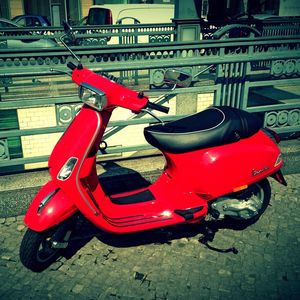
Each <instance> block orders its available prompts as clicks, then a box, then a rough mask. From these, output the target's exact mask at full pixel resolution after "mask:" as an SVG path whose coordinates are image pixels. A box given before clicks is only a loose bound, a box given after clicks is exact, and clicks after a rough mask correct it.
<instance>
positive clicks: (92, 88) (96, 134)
mask: <svg viewBox="0 0 300 300" xmlns="http://www.w3.org/2000/svg"><path fill="white" fill-rule="evenodd" d="M62 41H63V40H62ZM66 47H67V48H68V46H66ZM68 49H69V48H68ZM69 50H70V51H71V53H72V54H73V55H74V57H75V58H76V59H77V60H78V63H77V65H75V64H74V63H71V62H70V63H68V67H69V68H70V69H71V70H72V80H73V81H74V82H75V83H76V84H77V85H78V86H79V97H80V99H81V100H82V101H83V106H82V108H81V110H80V111H79V113H78V114H77V115H76V117H75V118H74V119H73V121H72V123H71V124H70V125H69V127H68V129H67V130H66V132H65V133H64V134H63V136H62V137H61V138H60V140H59V141H58V143H57V144H56V146H55V147H54V149H53V151H52V153H51V156H50V159H49V172H50V175H51V178H52V179H51V180H50V181H49V182H48V183H47V184H45V186H43V187H42V188H41V190H40V191H39V192H38V194H37V195H36V197H35V198H34V199H33V201H32V203H31V205H30V207H29V209H28V211H27V213H26V216H25V220H24V222H25V224H26V225H27V226H28V229H27V231H26V233H25V235H24V237H23V240H22V243H21V247H20V258H21V261H22V263H23V264H24V265H25V266H26V267H28V268H29V269H31V270H33V271H37V272H39V271H42V270H44V269H45V268H47V267H48V266H49V265H50V264H51V263H52V262H53V261H55V260H56V259H57V257H58V256H59V255H60V253H61V251H62V249H64V248H66V247H67V246H68V242H69V240H70V236H71V234H72V231H73V229H74V224H75V223H76V220H77V219H78V216H82V215H83V216H84V217H85V218H86V219H87V220H89V221H90V222H91V223H92V224H94V225H95V226H96V227H98V228H99V229H101V230H103V231H105V232H109V233H113V234H124V233H131V232H139V231H145V230H150V229H154V228H162V227H166V226H171V225H176V224H183V223H198V222H200V221H201V220H203V219H205V218H206V217H207V216H210V217H211V218H214V219H216V220H219V219H223V218H225V217H226V218H231V219H232V220H236V221H237V222H254V221H256V220H257V219H258V218H259V217H260V216H261V215H262V213H263V212H264V211H265V209H266V207H267V206H268V204H269V200H270V195H271V193H270V185H269V183H268V180H267V177H268V176H272V177H274V178H275V179H276V180H277V181H279V182H280V183H282V184H286V182H285V180H284V178H283V175H282V173H281V171H280V168H281V167H282V164H283V161H282V159H281V155H280V150H279V148H278V146H277V144H276V142H275V140H277V135H276V134H275V133H273V132H272V131H270V130H266V129H261V125H262V124H261V121H260V120H259V119H258V118H257V117H256V116H254V115H252V114H250V113H248V112H246V111H242V110H240V109H236V108H232V107H228V106H219V107H217V106H212V107H209V108H208V109H206V110H204V111H203V112H199V113H195V114H193V115H190V116H187V117H184V118H182V119H179V120H176V121H173V122H169V123H164V122H160V123H159V124H156V125H152V126H149V127H146V128H145V129H144V135H145V138H146V140H147V141H148V142H149V143H150V144H151V145H153V146H154V147H156V148H158V149H159V150H161V152H162V153H163V155H164V157H165V159H166V164H165V167H164V170H163V172H162V174H161V175H160V176H159V178H158V179H157V180H156V181H155V182H154V183H153V184H151V185H149V186H147V187H145V188H142V189H138V190H134V191H130V192H125V193H121V194H115V195H106V194H105V192H104V191H103V188H102V187H101V184H100V183H99V180H98V176H97V173H96V154H97V152H98V150H99V145H100V143H101V142H102V137H103V134H104V132H105V129H106V127H107V124H108V122H109V119H110V117H111V114H112V112H113V111H114V109H115V108H116V107H123V108H126V109H129V110H131V111H133V112H134V113H137V114H138V113H140V112H149V113H150V114H151V115H153V116H154V117H155V118H157V119H158V120H159V118H158V117H157V116H155V115H154V114H153V112H152V111H150V110H149V109H151V110H158V111H161V112H168V108H167V107H165V106H162V105H160V104H157V103H152V102H150V101H149V99H148V97H147V96H145V95H144V94H143V93H141V92H136V91H133V90H130V89H128V88H126V87H124V86H122V85H120V84H118V83H116V82H114V81H113V80H110V79H108V78H106V77H103V76H101V75H98V74H96V73H94V72H92V71H91V70H89V69H86V68H84V67H83V66H82V64H81V63H80V60H79V59H78V57H77V56H76V55H75V54H74V53H73V52H72V50H71V49H69ZM166 80H168V81H169V82H172V83H176V84H177V85H186V84H187V83H190V81H191V79H190V77H189V76H188V75H186V74H183V73H181V72H178V71H175V70H169V71H167V72H166ZM277 142H278V140H277Z"/></svg>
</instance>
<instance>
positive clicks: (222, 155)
mask: <svg viewBox="0 0 300 300" xmlns="http://www.w3.org/2000/svg"><path fill="white" fill-rule="evenodd" d="M279 155H280V150H279V148H278V146H277V145H276V144H275V143H274V142H273V141H272V140H271V139H270V138H269V137H267V136H266V135H265V134H264V133H263V132H262V131H259V132H258V133H257V134H255V135H253V136H251V137H250V138H247V139H242V140H240V141H238V142H236V143H232V144H227V145H222V146H218V147H212V148H207V149H201V150H198V151H193V152H189V153H183V154H169V153H165V156H166V158H167V162H168V164H167V169H166V172H167V173H168V174H169V175H170V177H171V178H173V179H174V180H176V181H177V184H178V185H179V184H180V185H183V186H186V187H187V188H188V189H190V190H193V191H195V192H196V193H198V194H199V195H202V196H204V197H207V199H214V198H216V197H219V196H221V195H224V194H228V193H231V192H233V191H234V189H236V188H239V187H241V186H243V185H250V184H252V183H254V182H257V181H259V180H262V179H263V178H265V177H267V176H269V175H271V174H273V173H275V172H276V171H277V170H279V169H280V168H281V166H282V163H283V162H280V163H279V164H278V165H276V160H277V158H278V156H279Z"/></svg>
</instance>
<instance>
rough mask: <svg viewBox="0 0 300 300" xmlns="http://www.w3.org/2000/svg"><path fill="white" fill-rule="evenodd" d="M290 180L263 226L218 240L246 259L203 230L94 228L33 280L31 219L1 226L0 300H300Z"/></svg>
mask: <svg viewBox="0 0 300 300" xmlns="http://www.w3.org/2000/svg"><path fill="white" fill-rule="evenodd" d="M286 179H287V181H288V184H289V185H288V187H287V188H285V187H283V186H281V185H279V184H278V183H276V182H275V181H273V180H272V181H271V184H272V190H273V193H272V200H271V205H270V206H269V208H268V209H267V211H266V212H265V214H264V215H263V216H262V217H261V218H260V220H259V221H258V222H257V223H256V224H253V225H252V226H250V227H248V228H246V229H244V230H234V229H231V228H226V227H225V228H220V229H219V230H218V232H217V233H216V235H215V238H214V241H213V242H212V243H211V245H213V246H215V247H220V248H228V247H232V246H234V247H236V248H237V249H238V251H239V252H238V254H233V253H218V252H215V251H212V250H209V249H208V248H206V247H205V246H204V245H202V244H200V243H199V242H198V239H199V237H200V236H201V230H200V228H201V227H199V226H198V227H196V228H194V227H193V228H192V231H191V233H190V234H188V233H187V228H186V227H182V228H178V229H177V231H174V230H165V231H163V232H161V231H160V232H149V233H147V234H143V235H133V236H126V237H109V236H105V235H104V236H94V237H90V236H91V235H92V234H94V233H95V230H94V229H92V228H91V227H88V226H87V227H86V228H85V229H84V230H83V232H82V233H81V239H79V240H78V241H77V243H76V245H77V249H73V250H74V251H73V252H70V251H69V252H70V253H68V254H67V255H66V257H63V258H61V259H60V260H59V261H57V262H56V263H54V264H53V265H52V266H51V267H49V268H48V269H47V270H45V271H44V272H42V273H33V272H31V271H29V270H27V269H26V268H24V267H23V266H22V265H21V263H20V260H19V256H18V253H19V245H20V242H21V238H22V235H23V234H24V232H25V230H26V229H25V227H24V225H23V223H22V219H23V217H22V216H19V217H16V218H15V217H13V218H3V219H0V299H5V300H6V299H222V300H223V299H300V282H299V281H300V280H299V279H300V278H299V277H300V276H299V272H300V269H299V266H300V258H299V254H300V253H299V244H300V230H299V224H300V206H299V203H300V193H299V191H300V174H297V175H289V176H286ZM223 227H224V226H223ZM87 235H89V236H87Z"/></svg>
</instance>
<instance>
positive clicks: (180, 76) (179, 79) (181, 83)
mask: <svg viewBox="0 0 300 300" xmlns="http://www.w3.org/2000/svg"><path fill="white" fill-rule="evenodd" d="M192 80H193V77H192V75H191V74H188V73H185V72H183V71H180V70H175V69H169V70H167V71H166V72H165V75H164V81H165V82H166V83H170V84H174V85H176V86H178V87H189V86H190V85H191V83H192Z"/></svg>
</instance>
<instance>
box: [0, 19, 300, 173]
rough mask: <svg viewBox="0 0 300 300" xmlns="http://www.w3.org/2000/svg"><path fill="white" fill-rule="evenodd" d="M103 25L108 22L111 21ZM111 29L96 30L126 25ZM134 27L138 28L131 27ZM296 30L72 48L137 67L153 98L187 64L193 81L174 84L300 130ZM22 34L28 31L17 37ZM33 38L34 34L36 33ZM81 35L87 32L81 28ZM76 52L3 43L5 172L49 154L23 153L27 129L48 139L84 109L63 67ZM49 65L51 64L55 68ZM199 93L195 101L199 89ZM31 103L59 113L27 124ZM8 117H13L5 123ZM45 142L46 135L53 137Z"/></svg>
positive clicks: (0, 135)
mask: <svg viewBox="0 0 300 300" xmlns="http://www.w3.org/2000/svg"><path fill="white" fill-rule="evenodd" d="M123 26H124V25H123ZM123 26H119V27H120V28H119V27H118V28H119V29H118V28H117V29H116V30H121V29H122V28H123V30H125V28H124V27H123ZM168 26H169V25H168ZM168 26H163V27H162V29H161V31H160V33H161V36H162V39H163V40H164V41H167V40H168V39H169V40H171V41H172V40H173V39H174V34H175V29H174V27H173V26H169V27H168ZM104 27H105V26H104ZM125 27H126V28H127V30H128V28H131V29H132V30H133V31H134V30H136V31H134V32H135V33H136V32H141V31H142V30H143V29H142V28H144V30H145V31H144V32H143V33H145V32H147V34H148V33H149V36H150V35H151V36H158V33H157V30H156V31H155V32H154V31H151V30H150V29H149V28H150V27H149V26H140V25H139V26H138V27H137V26H136V25H131V26H125ZM18 30H19V29H18ZM22 30H23V29H21V30H19V31H20V32H21V31H22ZM60 30H61V28H60V29H57V31H56V33H55V34H54V37H56V36H58V35H59V34H60ZM95 30H96V29H95ZM99 30H100V29H99ZM101 30H108V29H107V28H106V27H105V28H101ZM109 30H110V32H109V33H108V32H104V31H103V32H98V33H91V34H92V35H93V34H95V35H100V36H101V35H104V36H108V35H111V37H112V38H113V36H118V34H119V33H120V32H112V29H109ZM214 30H215V29H214ZM125 32H126V31H125ZM128 32H130V34H132V31H128ZM128 32H127V33H126V34H128ZM295 32H296V33H297V31H293V35H291V36H286V35H285V36H280V38H279V37H278V36H276V37H275V36H267V37H266V36H263V37H256V38H253V37H252V38H241V39H222V40H202V41H195V42H174V41H173V42H172V43H170V42H168V43H162V42H161V40H159V41H160V42H158V43H147V44H138V45H134V47H133V46H132V45H131V44H126V43H125V44H124V41H123V44H105V43H104V44H103V45H102V46H101V47H99V46H98V44H97V46H95V45H94V44H93V43H90V45H89V46H85V47H82V46H74V47H73V49H74V50H75V51H76V53H77V55H78V56H79V57H80V58H81V60H82V62H83V64H84V65H85V66H86V67H88V68H91V69H93V70H95V71H96V72H102V73H108V72H109V73H112V74H114V75H116V76H118V75H120V74H121V75H124V74H125V73H124V72H128V71H131V72H132V71H136V73H131V74H134V75H132V76H135V77H136V78H137V79H138V82H137V81H136V80H134V82H132V80H131V78H130V76H128V74H127V75H125V76H123V81H124V84H129V85H132V84H134V88H135V89H143V90H145V92H148V94H149V95H150V96H151V97H154V98H155V97H157V95H159V94H162V93H172V92H170V91H168V90H167V89H166V86H165V85H164V82H163V76H164V72H165V71H166V70H167V69H168V68H179V69H184V71H186V72H189V73H191V74H192V75H193V76H194V80H193V85H192V86H191V87H189V88H185V89H178V90H177V91H176V93H177V94H178V95H185V94H186V93H189V94H188V95H200V94H205V93H213V95H214V99H213V103H214V104H215V105H230V106H234V107H240V108H242V109H245V110H248V111H250V112H256V113H258V114H260V115H261V117H262V118H263V119H264V122H265V125H266V126H269V127H272V128H274V129H275V130H276V131H277V132H279V133H290V134H291V133H294V132H299V131H300V90H299V86H300V85H299V83H300V80H299V77H300V36H299V35H295ZM135 33H134V34H135ZM5 34H6V35H5V36H4V35H2V36H0V40H2V41H3V40H5V39H6V38H8V37H9V35H8V31H5ZM126 34H124V36H126ZM137 35H138V34H137ZM45 36H46V35H42V37H43V38H46V37H45ZM165 36H168V38H165ZM24 37H25V36H24V35H23V34H22V35H21V36H19V37H18V38H19V39H23V38H24ZM27 38H29V39H30V38H31V39H32V35H30V36H29V37H27ZM47 38H49V36H47ZM52 38H53V36H52ZM78 38H81V36H80V34H79V35H78ZM89 38H90V37H89ZM72 60H73V58H72V57H71V55H70V54H69V53H68V52H67V51H66V50H65V49H64V48H62V47H53V48H47V49H39V50H38V51H36V50H33V49H31V48H23V49H8V48H6V47H2V48H1V49H0V82H1V87H0V92H1V101H0V117H1V118H0V170H2V172H3V171H5V172H6V171H11V170H12V169H11V168H16V167H17V168H20V166H22V165H24V164H29V163H36V162H44V161H46V160H47V158H48V155H49V154H45V155H42V154H34V152H32V153H31V152H29V153H27V154H24V152H25V150H24V149H25V148H26V143H27V142H28V139H27V137H28V138H32V137H35V138H37V139H42V138H41V137H42V136H47V135H51V134H56V133H62V132H63V131H64V130H65V129H66V127H67V125H68V123H69V122H70V121H71V119H72V117H73V116H74V115H75V113H76V111H77V110H78V109H80V103H79V100H78V97H77V95H76V89H75V88H74V85H73V84H72V83H71V81H70V80H69V79H68V78H67V77H66V76H62V74H61V72H64V71H66V63H67V62H69V61H72ZM51 68H52V69H53V71H50V69H51ZM137 71H138V72H137ZM136 78H135V79H136ZM137 84H138V85H137ZM153 88H154V89H153ZM172 96H173V95H171V96H170V97H169V98H170V99H171V98H172ZM198 98H199V97H198ZM195 99H196V100H195V101H197V97H196V98H195ZM175 101H176V100H175V97H173V98H172V99H171V100H170V105H173V106H174V104H173V103H174V102H175ZM45 107H46V108H48V109H50V110H48V111H45V112H44V111H43V110H42V109H43V108H45ZM195 107H196V106H195ZM27 109H30V110H34V109H37V112H34V113H32V114H31V117H30V118H32V119H34V117H35V113H37V114H40V115H43V114H44V115H43V116H44V117H46V118H47V114H49V111H50V112H51V114H53V115H54V116H55V119H54V120H53V121H51V122H50V123H48V125H46V126H45V125H40V126H39V125H36V127H26V122H27V121H26V118H27V117H26V116H22V114H23V113H24V112H25V113H26V112H27ZM174 110H176V105H175V109H174ZM5 115H6V116H8V115H9V116H11V118H10V119H9V120H6V119H4V117H2V116H5ZM177 117H178V115H177V116H176V113H173V114H172V115H171V116H170V117H164V119H165V120H170V119H174V118H177ZM21 119H22V121H21ZM4 120H5V121H4ZM24 120H25V121H24ZM29 121H32V120H29ZM154 121H155V120H154V119H152V118H144V117H143V118H131V117H130V118H129V119H128V120H125V121H124V120H112V121H111V122H110V124H109V126H110V127H111V129H110V133H109V134H107V136H106V138H109V137H111V136H112V132H118V131H119V130H120V128H126V127H128V126H134V125H136V126H137V125H138V124H149V123H152V122H154ZM21 122H23V123H24V124H25V125H24V124H21ZM8 123H10V124H13V125H12V126H7V124H8ZM37 124H38V123H37ZM43 126H44V127H43ZM116 128H117V129H116ZM57 138H58V136H57V137H56V139H57ZM42 142H43V139H42ZM44 143H48V142H47V140H45V141H44ZM149 148H150V147H149V146H148V145H146V144H140V145H134V146H132V145H126V144H124V145H121V146H119V145H114V146H113V147H108V149H107V151H106V156H109V155H112V154H115V153H121V152H126V151H139V150H144V149H149Z"/></svg>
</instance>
